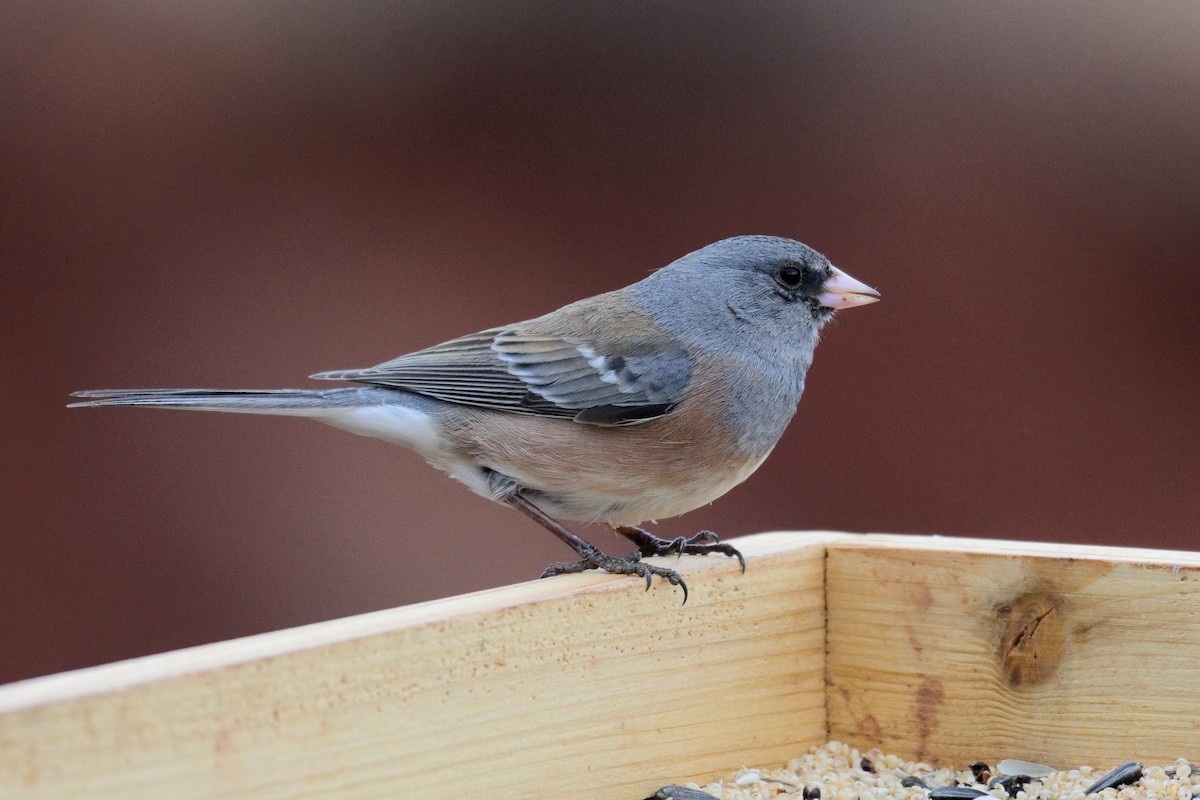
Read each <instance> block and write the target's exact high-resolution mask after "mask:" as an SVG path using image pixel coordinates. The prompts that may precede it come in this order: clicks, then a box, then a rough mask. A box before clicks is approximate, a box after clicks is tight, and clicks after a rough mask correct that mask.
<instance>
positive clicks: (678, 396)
mask: <svg viewBox="0 0 1200 800" xmlns="http://www.w3.org/2000/svg"><path fill="white" fill-rule="evenodd" d="M691 375H692V360H691V358H690V356H688V354H687V352H686V351H685V350H684V349H683V348H682V347H679V346H668V347H667V348H665V349H664V348H663V347H662V346H661V343H660V344H658V345H657V346H653V347H652V346H651V345H650V344H649V343H645V342H641V343H639V342H633V343H627V344H624V345H623V346H620V347H616V346H610V347H604V346H602V345H598V344H593V343H587V342H582V341H578V340H575V339H571V338H568V337H559V336H552V335H546V334H539V333H530V332H527V331H522V330H520V329H519V328H493V329H491V330H486V331H480V332H479V333H473V334H471V335H469V336H464V337H462V338H460V339H454V340H452V341H449V342H445V343H443V344H439V345H436V346H434V347H430V348H428V349H426V350H419V351H417V352H415V353H410V354H408V355H404V356H400V357H399V358H396V359H393V360H391V361H387V362H384V363H383V364H379V365H378V366H375V367H370V368H368V369H358V370H345V371H340V372H322V373H319V374H317V375H313V376H312V377H314V378H320V379H324V380H341V381H356V382H359V383H368V384H373V385H376V386H389V387H392V388H396V389H404V390H406V391H410V392H415V393H417V394H422V395H426V396H428V397H435V398H437V399H439V400H445V401H447V402H450V403H459V404H462V405H468V406H477V407H480V408H490V409H494V410H497V411H508V412H512V413H517V414H536V415H540V416H550V417H565V418H568V419H573V420H575V421H576V422H583V423H588V424H592V425H629V424H634V423H638V422H646V421H648V420H651V419H654V418H656V417H661V416H662V415H664V414H667V413H669V412H670V411H671V409H673V408H674V407H675V406H676V405H677V404H678V403H679V402H680V400H682V399H683V389H684V387H685V386H687V383H688V380H689V379H690V378H691Z"/></svg>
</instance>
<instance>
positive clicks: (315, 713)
mask: <svg viewBox="0 0 1200 800" xmlns="http://www.w3.org/2000/svg"><path fill="white" fill-rule="evenodd" d="M831 538H835V537H830V536H827V535H802V534H767V535H760V536H755V537H747V538H744V539H740V540H737V544H738V546H739V547H741V548H742V550H743V552H744V553H745V554H746V556H747V561H748V564H747V574H746V575H745V576H742V575H741V574H740V573H739V571H738V567H737V565H736V563H734V562H731V561H729V560H727V559H724V558H685V559H682V560H675V559H670V560H656V561H662V563H669V564H670V565H671V566H674V567H676V568H678V569H679V570H680V572H681V573H683V574H684V575H685V577H686V578H687V580H688V582H689V584H690V585H691V588H692V595H691V599H690V600H689V602H688V603H687V605H686V606H680V599H681V595H680V594H679V592H678V591H677V590H672V589H670V588H669V587H666V586H665V585H660V584H659V583H658V582H657V581H656V583H655V586H654V588H653V589H652V590H651V591H649V592H642V591H641V590H640V589H639V588H638V587H637V585H636V584H634V583H633V581H631V580H630V579H628V578H614V577H610V576H600V575H573V576H565V577H560V578H556V579H553V580H548V581H537V582H533V583H529V584H521V585H517V586H511V587H505V588H503V589H498V590H494V591H489V592H482V593H478V594H474V595H468V596H464V597H459V598H452V599H450V600H443V601H437V602H433V603H426V604H421V605H417V606H411V607H407V608H401V609H395V610H391V611H384V612H379V613H375V614H368V615H364V616H361V617H354V618H349V619H344V620H337V621H334V622H329V623H322V624H318V625H311V626H307V627H304V628H297V629H294V630H287V631H279V632H276V633H270V634H264V635H261V636H254V637H249V638H246V639H241V640H236V641H231V642H223V643H219V644H215V645H208V646H204V647H199V648H192V649H189V650H182V651H178V652H174V653H167V654H164V655H161V656H151V657H147V658H142V659H136V660H133V661H128V662H122V663H118V664H113V665H108V666H104V667H99V668H95V669H89V670H81V671H78V672H74V673H65V674H63V675H57V676H51V677H48V678H42V679H35V680H32V681H25V682H21V683H16V684H11V685H9V686H6V687H0V797H3V798H6V799H7V798H30V799H31V800H36V799H37V798H84V797H86V798H94V799H96V800H102V799H104V798H113V799H114V800H115V799H116V798H121V800H131V799H133V798H154V799H155V800H161V798H166V797H170V798H172V799H173V800H174V799H176V798H254V799H255V800H268V799H269V798H339V800H355V799H356V798H383V797H387V798H394V797H421V798H461V797H489V798H520V797H546V798H550V797H570V798H573V799H576V800H578V799H581V798H593V797H594V798H615V797H626V798H640V797H645V796H647V795H648V794H650V793H651V792H652V791H654V790H655V789H657V788H658V787H659V786H662V785H664V784H667V783H672V782H676V781H681V780H685V779H691V778H696V777H703V776H710V775H716V774H720V773H724V772H727V771H730V770H732V769H735V768H737V767H738V766H740V765H742V764H743V763H774V762H779V761H783V760H785V759H786V758H788V757H790V756H792V755H794V754H795V752H796V750H797V748H803V747H806V746H808V745H809V744H813V743H817V742H820V741H823V740H824V738H825V730H826V725H825V703H824V694H823V688H822V684H823V666H824V589H823V585H822V579H823V572H824V543H825V542H826V541H829V540H830V539H831Z"/></svg>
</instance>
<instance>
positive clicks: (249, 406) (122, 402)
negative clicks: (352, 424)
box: [67, 389, 396, 416]
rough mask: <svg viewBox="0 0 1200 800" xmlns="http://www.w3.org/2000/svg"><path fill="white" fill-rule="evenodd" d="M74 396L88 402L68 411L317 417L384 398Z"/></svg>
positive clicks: (343, 393)
mask: <svg viewBox="0 0 1200 800" xmlns="http://www.w3.org/2000/svg"><path fill="white" fill-rule="evenodd" d="M391 394H393V395H394V394H396V393H391ZM364 395H365V396H364ZM71 396H72V397H81V398H85V399H84V400H83V401H82V402H79V403H71V404H70V405H68V406H67V408H86V407H89V406H150V407H152V408H183V409H190V410H193V411H231V412H235V413H242V414H294V415H297V416H317V415H320V414H323V413H325V412H327V411H329V410H333V409H338V408H342V409H344V408H356V407H360V406H363V405H375V404H377V403H378V402H380V400H381V399H382V398H380V397H378V392H375V391H373V390H372V389H325V390H321V391H310V390H307V389H89V390H87V391H85V392H73V393H72V394H71Z"/></svg>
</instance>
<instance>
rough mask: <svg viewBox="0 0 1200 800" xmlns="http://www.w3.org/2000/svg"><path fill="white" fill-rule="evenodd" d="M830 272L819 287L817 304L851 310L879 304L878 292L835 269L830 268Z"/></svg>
mask: <svg viewBox="0 0 1200 800" xmlns="http://www.w3.org/2000/svg"><path fill="white" fill-rule="evenodd" d="M832 270H833V271H832V272H831V273H830V275H829V278H828V279H827V280H826V281H825V284H824V285H823V286H822V287H821V293H820V294H819V295H817V303H819V304H820V305H823V306H825V307H826V308H853V307H854V306H865V305H866V304H867V303H876V302H879V292H877V291H875V290H874V289H872V288H871V287H870V286H867V285H866V284H865V283H863V282H862V281H858V280H855V279H854V278H851V277H850V276H849V275H847V274H846V273H844V272H842V271H841V270H840V269H838V268H837V267H832Z"/></svg>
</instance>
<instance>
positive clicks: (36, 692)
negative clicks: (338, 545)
mask: <svg viewBox="0 0 1200 800" xmlns="http://www.w3.org/2000/svg"><path fill="white" fill-rule="evenodd" d="M852 535H853V534H840V533H834V532H826V531H811V532H771V533H760V534H754V535H750V536H743V537H739V538H735V539H728V540H727V541H729V542H730V543H732V544H734V545H735V546H736V547H737V548H738V549H739V550H741V552H742V553H743V555H745V557H746V561H747V572H748V577H749V573H750V572H751V571H752V569H753V563H754V561H755V560H757V559H763V558H768V557H771V556H775V555H779V554H782V553H786V552H789V551H796V550H803V549H807V548H812V547H821V548H824V547H825V546H827V545H828V544H829V543H831V542H836V541H839V540H841V539H843V538H845V537H846V536H852ZM647 561H648V562H650V563H661V564H663V565H669V566H671V567H672V568H674V569H676V570H678V571H679V573H680V574H681V575H683V576H684V577H686V578H687V579H688V582H689V584H690V585H691V586H692V590H693V591H697V590H702V584H703V575H704V574H705V573H708V572H713V571H718V570H731V569H732V570H736V569H737V563H736V561H732V560H728V559H724V558H717V557H711V558H684V559H675V558H654V559H647ZM630 582H631V579H630V578H628V577H626V576H616V575H604V574H600V573H587V574H579V575H563V576H559V577H556V578H554V579H553V580H533V581H527V582H524V583H518V584H513V585H510V586H501V587H498V588H495V589H485V590H482V591H478V592H471V593H469V594H463V595H457V596H454V597H448V598H443V599H438V600H430V601H426V602H423V603H415V604H412V605H407V606H400V607H397V608H390V609H384V610H381V611H373V612H368V613H365V614H357V615H354V616H350V617H344V618H341V619H335V620H328V621H325V622H316V623H311V624H308V625H301V626H298V627H295V628H286V629H282V630H277V631H269V632H267V633H260V634H254V635H251V636H244V637H240V638H237V639H230V640H227V641H221V642H213V643H211V644H203V645H197V646H195V647H186V648H182V649H179V650H173V651H170V652H166V653H156V654H154V655H148V656H141V657H138V658H131V659H127V660H123V661H116V662H113V663H110V664H102V665H99V666H95V667H85V668H83V669H77V670H71V671H68V672H61V673H57V674H53V675H46V676H42V677H36V678H29V679H27V680H22V681H16V682H14V683H10V684H7V685H4V686H0V714H7V713H13V712H17V711H23V710H27V709H30V708H34V707H37V706H43V705H49V704H53V703H59V702H64V701H69V700H75V699H79V698H83V697H88V696H93V695H98V694H104V693H108V692H117V691H122V690H126V689H130V688H133V687H135V686H140V685H144V684H147V683H154V682H157V681H163V680H168V679H171V678H177V677H181V676H185V675H192V674H195V673H200V672H207V671H214V670H220V669H224V668H227V667H231V666H235V665H238V664H244V663H248V662H252V661H265V660H268V659H271V658H275V657H278V656H281V655H285V654H288V653H294V652H298V651H303V650H311V649H315V648H322V647H331V646H334V645H337V644H339V643H342V642H347V641H352V640H356V639H362V638H366V637H372V636H379V635H385V634H388V633H391V632H395V631H399V630H403V629H407V628H412V627H417V626H421V625H428V624H433V623H437V622H440V621H443V620H446V619H450V618H456V617H464V616H470V615H476V614H486V613H489V612H495V611H499V610H502V609H509V608H513V607H518V606H523V605H530V604H536V603H539V602H542V601H546V600H554V599H558V598H563V597H567V596H572V595H580V594H586V593H597V592H599V593H605V592H614V591H631V590H633V589H636V587H631V586H630ZM658 583H659V582H658V581H655V589H658V590H660V591H665V590H668V588H669V587H665V586H664V587H660V586H659V585H658Z"/></svg>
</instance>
